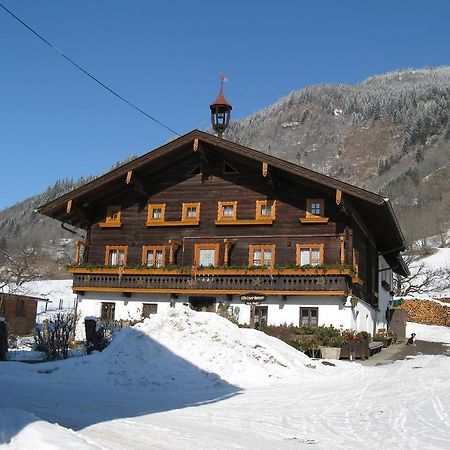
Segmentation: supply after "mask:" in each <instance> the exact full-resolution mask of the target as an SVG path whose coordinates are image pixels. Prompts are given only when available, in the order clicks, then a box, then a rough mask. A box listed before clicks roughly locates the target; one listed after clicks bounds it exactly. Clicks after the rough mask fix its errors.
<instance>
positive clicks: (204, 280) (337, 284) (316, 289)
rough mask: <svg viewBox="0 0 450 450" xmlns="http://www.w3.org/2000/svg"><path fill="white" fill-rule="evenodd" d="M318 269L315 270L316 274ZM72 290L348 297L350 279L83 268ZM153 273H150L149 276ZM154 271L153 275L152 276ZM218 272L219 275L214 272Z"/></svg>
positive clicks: (293, 273) (291, 272)
mask: <svg viewBox="0 0 450 450" xmlns="http://www.w3.org/2000/svg"><path fill="white" fill-rule="evenodd" d="M319 270H320V269H318V271H319ZM70 271H71V272H72V273H73V277H74V281H73V288H74V290H75V291H83V290H105V291H122V292H139V291H141V292H173V293H183V292H185V293H189V292H196V293H201V292H204V293H206V292H209V293H244V292H251V291H256V292H264V293H272V294H278V295H347V293H348V292H349V286H350V283H351V279H352V276H351V275H352V273H351V271H349V270H343V271H339V270H333V271H332V272H333V273H320V272H319V273H318V272H317V271H316V272H314V270H311V271H307V272H306V271H305V270H296V269H286V270H285V271H284V272H285V273H275V272H276V269H274V270H273V271H271V272H269V270H268V269H260V270H249V271H246V269H233V270H231V269H230V270H229V272H228V273H227V269H197V271H194V273H177V272H179V271H177V270H176V269H167V270H161V269H160V270H158V269H122V270H121V273H119V270H118V269H83V268H76V269H75V268H72V269H71V270H70ZM245 271H246V272H245ZM152 272H153V273H152ZM155 272H156V273H155ZM217 272H220V273H217Z"/></svg>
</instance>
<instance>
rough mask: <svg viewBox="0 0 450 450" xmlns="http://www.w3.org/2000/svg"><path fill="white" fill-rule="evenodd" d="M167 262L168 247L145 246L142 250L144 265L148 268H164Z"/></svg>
mask: <svg viewBox="0 0 450 450" xmlns="http://www.w3.org/2000/svg"><path fill="white" fill-rule="evenodd" d="M165 261H166V247H164V246H144V247H143V249H142V265H144V266H147V267H162V266H164V265H165Z"/></svg>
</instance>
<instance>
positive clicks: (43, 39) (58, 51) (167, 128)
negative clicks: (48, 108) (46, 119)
mask: <svg viewBox="0 0 450 450" xmlns="http://www.w3.org/2000/svg"><path fill="white" fill-rule="evenodd" d="M0 8H2V9H3V10H4V11H6V12H7V13H8V14H9V15H10V16H12V17H14V19H16V20H17V21H18V22H20V23H21V24H22V25H23V26H24V27H25V28H27V29H28V30H29V31H31V32H32V33H33V34H34V35H35V36H36V37H37V38H39V39H40V40H41V41H42V42H43V43H44V44H46V45H48V46H49V47H50V48H51V49H52V50H54V51H55V52H57V53H58V54H59V55H61V56H62V57H63V58H64V59H65V60H66V61H68V62H70V64H72V65H73V66H75V67H76V68H77V69H78V70H80V71H81V72H83V73H84V74H85V75H87V76H88V77H89V78H91V79H92V80H94V81H95V82H96V83H98V84H99V85H100V86H102V87H103V88H105V89H106V90H107V91H109V92H110V93H111V94H113V95H114V96H116V97H117V98H118V99H120V100H122V101H123V102H125V103H126V104H127V105H128V106H131V107H132V108H134V109H135V110H136V111H139V112H140V113H141V114H144V116H146V117H148V118H149V119H151V120H153V122H155V123H157V124H158V125H160V126H162V127H163V128H165V129H166V130H168V131H170V132H171V133H174V134H176V135H177V136H181V135H180V134H179V133H177V132H176V131H175V130H172V128H170V127H168V126H167V125H165V124H164V123H162V122H161V121H159V120H158V119H156V118H155V117H153V116H151V115H150V114H148V113H146V112H145V111H143V110H142V109H141V108H139V107H137V106H136V105H134V104H133V103H131V102H130V101H128V100H127V99H126V98H124V97H122V96H121V95H120V94H118V93H117V92H115V91H113V90H112V89H111V88H110V87H108V86H107V85H106V84H104V83H102V82H101V81H100V80H99V79H97V78H95V77H94V76H93V75H91V74H90V73H89V72H88V71H87V70H85V69H83V67H81V66H80V65H79V64H77V63H76V62H75V61H74V60H73V59H71V58H69V57H68V56H66V55H65V54H64V53H63V52H62V51H61V50H59V49H57V48H56V47H55V46H54V45H53V44H52V43H51V42H49V41H47V39H45V38H44V37H43V36H42V35H40V34H39V33H38V32H37V31H35V30H33V28H31V27H30V26H28V25H27V24H26V23H25V22H24V21H23V20H22V19H20V18H19V17H17V16H16V15H15V14H14V13H13V12H12V11H10V10H9V9H8V8H7V7H6V6H4V5H2V4H1V3H0Z"/></svg>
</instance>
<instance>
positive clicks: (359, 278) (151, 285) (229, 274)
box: [39, 130, 405, 306]
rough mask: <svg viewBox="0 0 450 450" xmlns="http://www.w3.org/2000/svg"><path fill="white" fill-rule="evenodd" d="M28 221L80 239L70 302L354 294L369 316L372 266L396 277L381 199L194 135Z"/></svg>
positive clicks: (397, 261)
mask: <svg viewBox="0 0 450 450" xmlns="http://www.w3.org/2000/svg"><path fill="white" fill-rule="evenodd" d="M39 211H40V212H41V213H43V214H46V215H49V216H51V217H54V218H56V219H58V220H61V221H62V222H65V223H69V224H72V225H75V226H78V227H81V228H84V229H85V230H86V233H87V237H86V240H85V241H84V242H82V243H81V244H80V245H79V246H78V247H77V249H78V252H77V259H78V260H77V261H76V264H75V265H74V266H72V268H71V269H70V271H71V272H73V274H74V290H75V291H78V292H84V291H104V292H124V293H125V292H126V293H133V292H142V293H145V292H148V293H167V294H179V293H183V292H184V293H194V294H198V293H208V294H214V293H217V294H219V293H220V294H242V293H245V292H253V291H258V292H263V293H264V294H267V295H281V296H286V297H287V296H292V295H306V294H307V295H339V296H344V295H348V294H353V295H357V296H358V297H359V298H361V299H363V300H365V301H366V302H367V303H370V304H371V305H374V306H375V305H376V304H377V298H378V292H377V290H378V266H377V264H378V256H379V255H380V254H383V255H385V258H386V260H387V261H389V264H390V265H391V267H393V269H394V270H397V271H400V272H402V271H403V272H404V270H405V268H404V266H403V265H402V262H401V258H400V257H399V252H400V251H401V250H402V249H404V245H405V244H404V239H403V236H402V234H401V231H400V229H399V227H398V224H397V222H396V219H395V216H394V214H393V212H392V209H391V207H390V204H389V203H388V202H387V201H386V199H384V198H383V197H381V196H379V195H377V194H373V193H371V192H368V191H365V190H362V189H359V188H356V187H354V186H351V185H348V184H346V183H342V182H340V181H338V180H334V179H331V178H329V177H326V176H324V175H321V174H318V173H316V172H313V171H310V170H307V169H304V168H301V167H299V166H296V165H295V164H292V163H288V162H286V161H282V160H279V159H277V158H274V157H271V156H269V155H266V154H264V153H261V152H258V151H256V150H253V149H249V148H246V147H242V146H240V145H237V144H234V143H231V142H228V141H225V140H222V139H219V138H216V137H214V136H211V135H209V134H206V133H203V132H200V131H197V130H196V131H193V132H191V133H189V134H188V135H185V136H183V137H181V138H179V139H177V140H175V141H173V142H171V143H169V144H167V145H165V146H163V147H161V148H159V149H157V150H155V151H153V152H150V153H148V154H147V155H144V156H143V157H141V158H138V159H137V160H135V161H132V162H130V163H128V164H125V165H124V166H122V167H119V168H118V169H116V170H114V171H112V172H110V173H108V174H106V175H104V176H102V177H100V178H98V179H96V180H94V181H92V182H90V183H88V184H86V185H84V186H82V187H80V188H78V189H76V190H74V191H73V192H71V193H68V194H66V195H64V196H62V197H60V198H59V199H56V200H54V201H52V202H50V203H49V204H47V205H44V206H43V207H41V208H40V210H39ZM206 266H207V267H206ZM209 266H211V267H209ZM213 268H214V269H213Z"/></svg>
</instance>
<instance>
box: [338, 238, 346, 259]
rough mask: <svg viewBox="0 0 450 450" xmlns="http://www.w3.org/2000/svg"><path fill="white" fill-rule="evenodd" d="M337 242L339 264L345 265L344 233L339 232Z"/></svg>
mask: <svg viewBox="0 0 450 450" xmlns="http://www.w3.org/2000/svg"><path fill="white" fill-rule="evenodd" d="M339 242H340V263H341V266H344V265H345V235H344V234H341V235H340V236H339Z"/></svg>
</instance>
